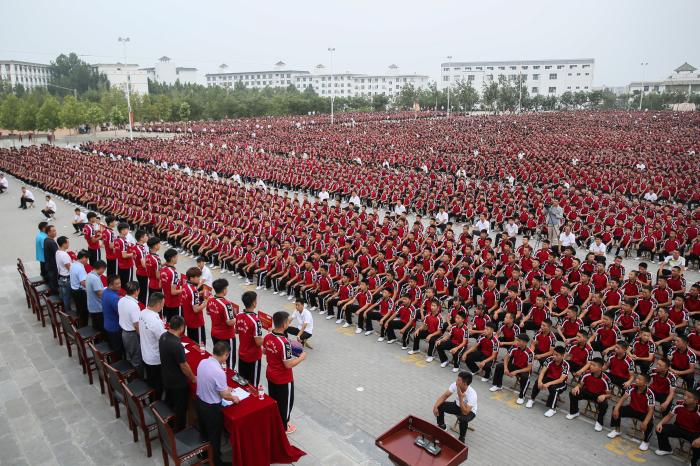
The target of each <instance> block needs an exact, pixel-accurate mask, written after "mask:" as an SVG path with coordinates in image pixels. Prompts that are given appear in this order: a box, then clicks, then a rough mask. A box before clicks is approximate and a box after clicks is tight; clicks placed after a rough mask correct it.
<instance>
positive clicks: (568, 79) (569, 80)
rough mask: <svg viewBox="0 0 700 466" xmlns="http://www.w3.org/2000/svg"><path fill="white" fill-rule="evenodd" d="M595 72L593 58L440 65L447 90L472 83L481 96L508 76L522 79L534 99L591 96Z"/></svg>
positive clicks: (443, 85)
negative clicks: (486, 89)
mask: <svg viewBox="0 0 700 466" xmlns="http://www.w3.org/2000/svg"><path fill="white" fill-rule="evenodd" d="M594 68H595V60H594V59H592V58H576V59H562V60H512V61H473V62H446V63H443V64H442V65H441V79H440V86H441V87H442V88H443V89H444V88H446V87H447V86H454V85H455V84H456V83H457V82H459V81H469V82H471V84H472V86H473V87H474V89H476V90H477V91H479V92H480V93H481V92H482V90H483V88H484V85H489V84H490V83H491V82H494V81H496V82H498V80H499V78H500V77H501V76H505V77H506V78H509V79H513V80H516V81H517V80H518V79H521V80H522V82H523V83H525V84H526V85H527V90H528V92H529V93H530V95H532V96H535V95H543V96H550V95H554V96H561V95H562V94H563V93H565V92H567V91H568V92H590V91H591V90H592V89H593V72H594Z"/></svg>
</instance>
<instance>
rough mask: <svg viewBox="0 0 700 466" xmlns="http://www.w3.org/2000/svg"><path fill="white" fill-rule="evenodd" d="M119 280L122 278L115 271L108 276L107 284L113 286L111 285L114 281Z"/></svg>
mask: <svg viewBox="0 0 700 466" xmlns="http://www.w3.org/2000/svg"><path fill="white" fill-rule="evenodd" d="M117 280H121V279H120V278H119V275H117V274H116V273H113V274H112V275H110V276H109V277H107V286H111V285H112V284H113V283H114V282H116V281H117Z"/></svg>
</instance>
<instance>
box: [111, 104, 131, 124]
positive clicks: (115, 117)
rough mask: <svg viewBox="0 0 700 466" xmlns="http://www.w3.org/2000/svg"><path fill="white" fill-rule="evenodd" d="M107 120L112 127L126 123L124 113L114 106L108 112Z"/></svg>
mask: <svg viewBox="0 0 700 466" xmlns="http://www.w3.org/2000/svg"><path fill="white" fill-rule="evenodd" d="M108 119H109V122H110V123H112V124H113V125H114V126H119V125H123V124H125V123H126V122H127V117H126V112H125V111H123V110H122V109H121V108H119V106H117V105H115V106H114V107H112V108H111V110H110V111H109V116H108Z"/></svg>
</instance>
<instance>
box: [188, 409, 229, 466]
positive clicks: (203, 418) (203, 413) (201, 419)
mask: <svg viewBox="0 0 700 466" xmlns="http://www.w3.org/2000/svg"><path fill="white" fill-rule="evenodd" d="M194 408H195V411H196V412H197V420H198V427H199V435H200V437H201V438H202V439H203V440H208V441H209V442H211V449H212V454H213V455H214V465H215V466H221V464H222V461H221V434H222V432H223V431H224V415H223V413H222V412H221V405H220V404H219V403H216V404H211V403H205V402H204V401H202V400H200V399H199V397H196V398H195V402H194Z"/></svg>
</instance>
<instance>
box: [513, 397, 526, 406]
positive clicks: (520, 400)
mask: <svg viewBox="0 0 700 466" xmlns="http://www.w3.org/2000/svg"><path fill="white" fill-rule="evenodd" d="M515 402H516V403H518V404H519V405H521V404H523V403H525V399H523V398H518V399H517V400H515Z"/></svg>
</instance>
